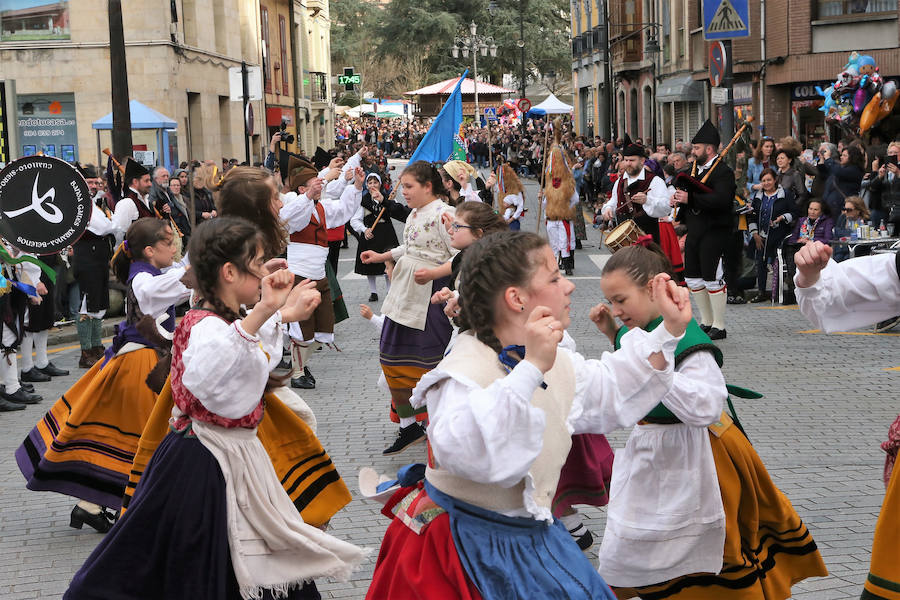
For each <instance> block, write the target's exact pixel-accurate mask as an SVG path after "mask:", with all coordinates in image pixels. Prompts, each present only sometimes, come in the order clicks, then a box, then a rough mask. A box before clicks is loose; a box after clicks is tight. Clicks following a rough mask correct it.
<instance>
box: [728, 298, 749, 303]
mask: <svg viewBox="0 0 900 600" xmlns="http://www.w3.org/2000/svg"><path fill="white" fill-rule="evenodd" d="M726 302H727V303H728V304H747V299H746V298H744V297H743V296H728V300H726Z"/></svg>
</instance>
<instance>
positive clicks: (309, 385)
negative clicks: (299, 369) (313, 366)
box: [291, 375, 316, 390]
mask: <svg viewBox="0 0 900 600" xmlns="http://www.w3.org/2000/svg"><path fill="white" fill-rule="evenodd" d="M291 387H292V388H297V389H299V390H314V389H316V382H315V381H310V380H309V377H307V376H306V375H301V376H300V377H293V378H291Z"/></svg>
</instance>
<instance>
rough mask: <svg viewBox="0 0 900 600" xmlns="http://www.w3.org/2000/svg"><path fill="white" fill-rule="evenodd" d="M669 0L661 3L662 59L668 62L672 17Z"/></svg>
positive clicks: (670, 49)
mask: <svg viewBox="0 0 900 600" xmlns="http://www.w3.org/2000/svg"><path fill="white" fill-rule="evenodd" d="M671 15H672V13H671V11H670V5H669V0H665V1H664V2H663V3H662V27H661V30H662V39H661V40H660V42H661V43H662V61H663V63H668V62H669V61H670V60H672V18H671Z"/></svg>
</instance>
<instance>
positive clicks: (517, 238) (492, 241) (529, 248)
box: [458, 231, 547, 352]
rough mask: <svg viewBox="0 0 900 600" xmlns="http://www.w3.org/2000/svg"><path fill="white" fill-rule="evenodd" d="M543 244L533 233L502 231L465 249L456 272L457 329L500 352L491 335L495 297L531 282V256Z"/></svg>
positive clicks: (540, 238)
mask: <svg viewBox="0 0 900 600" xmlns="http://www.w3.org/2000/svg"><path fill="white" fill-rule="evenodd" d="M546 245H547V242H546V240H544V239H543V238H542V237H540V236H539V235H537V234H534V233H526V232H523V231H505V232H499V233H494V234H492V235H489V236H486V237H484V238H482V239H481V240H478V241H477V242H475V243H474V244H472V245H471V246H469V247H468V248H466V252H465V254H464V255H463V261H462V268H461V269H460V281H461V282H462V283H461V284H460V295H459V308H460V310H459V312H460V316H459V317H458V322H459V326H460V329H461V330H462V331H467V330H471V331H472V332H473V333H474V334H475V337H477V338H478V340H479V341H480V342H482V343H483V344H485V345H487V346H489V347H490V348H491V349H493V350H495V351H496V352H500V351H501V350H502V349H503V348H502V346H501V344H500V340H498V339H497V336H496V335H495V334H494V326H495V325H496V321H497V315H496V312H495V311H496V303H497V296H498V295H500V294H502V293H503V292H504V291H505V290H506V288H508V287H510V286H515V285H525V284H526V283H527V282H528V281H530V280H531V277H532V275H533V273H534V270H535V268H536V266H537V265H536V263H535V261H534V260H533V259H531V255H532V253H533V251H535V250H539V249H541V248H543V247H544V246H546ZM523 257H525V259H526V260H522V258H523Z"/></svg>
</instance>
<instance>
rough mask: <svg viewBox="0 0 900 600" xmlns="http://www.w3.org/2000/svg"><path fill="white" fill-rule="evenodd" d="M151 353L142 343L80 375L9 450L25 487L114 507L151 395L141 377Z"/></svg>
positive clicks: (152, 356) (153, 358)
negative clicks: (26, 434) (21, 440)
mask: <svg viewBox="0 0 900 600" xmlns="http://www.w3.org/2000/svg"><path fill="white" fill-rule="evenodd" d="M157 360H158V359H157V354H156V351H155V350H153V349H151V348H141V349H140V350H134V351H132V352H127V353H125V354H123V355H121V356H115V357H113V358H112V359H111V360H110V361H109V362H108V363H107V364H106V365H105V366H103V367H102V369H101V365H102V361H101V362H98V363H97V364H95V365H94V366H93V367H91V369H90V370H88V372H87V373H85V374H84V375H82V376H81V379H79V380H78V381H77V382H76V383H75V385H73V386H72V387H71V388H69V390H68V391H66V393H65V394H63V395H62V397H61V398H60V399H59V400H57V401H56V403H55V404H54V405H53V407H52V408H50V410H49V411H48V412H47V414H45V415H44V418H43V419H41V420H40V421H39V422H38V424H37V425H35V427H34V429H32V430H31V433H29V434H28V437H27V438H25V441H24V442H22V445H21V446H19V449H18V450H17V451H16V460H17V462H18V465H19V469H20V470H21V471H22V474H23V475H24V476H25V479H27V480H28V483H27V484H26V485H27V487H28V489H30V490H37V491H51V492H58V493H60V494H66V495H68V496H74V497H76V498H80V499H82V500H87V501H89V502H93V503H95V504H99V505H100V506H105V507H107V508H111V509H113V510H118V508H119V506H120V505H121V502H122V493H123V492H124V490H125V484H126V482H127V481H128V474H129V473H130V472H131V463H132V460H133V459H134V454H135V451H136V450H137V447H138V440H139V439H140V437H141V431H143V429H144V425H145V424H146V423H147V419H148V418H149V417H150V412H151V410H152V409H153V404H154V402H155V401H156V394H154V393H153V391H152V390H150V388H149V387H147V385H146V384H145V383H144V382H145V380H146V379H147V375H148V374H149V373H150V371H151V370H152V369H153V367H154V366H156V363H157Z"/></svg>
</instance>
